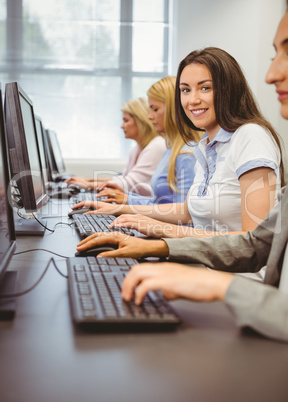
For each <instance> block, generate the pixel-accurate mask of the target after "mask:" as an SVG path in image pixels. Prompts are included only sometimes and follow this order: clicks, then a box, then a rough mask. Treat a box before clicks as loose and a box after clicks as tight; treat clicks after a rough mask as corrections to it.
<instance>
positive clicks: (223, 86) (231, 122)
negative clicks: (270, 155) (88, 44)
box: [175, 47, 284, 184]
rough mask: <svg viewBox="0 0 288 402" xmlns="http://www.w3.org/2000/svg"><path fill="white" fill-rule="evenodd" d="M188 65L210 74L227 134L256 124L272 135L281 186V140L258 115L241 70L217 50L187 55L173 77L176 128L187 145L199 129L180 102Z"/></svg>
mask: <svg viewBox="0 0 288 402" xmlns="http://www.w3.org/2000/svg"><path fill="white" fill-rule="evenodd" d="M190 64H203V65H205V66H206V67H207V68H208V70H209V71H210V74H211V76H212V82H213V93H214V108H215V115H216V120H217V123H218V124H219V126H220V127H221V128H223V129H224V130H226V131H228V132H234V131H236V130H237V129H238V128H239V127H240V126H242V125H244V124H247V123H255V124H259V125H260V126H262V127H263V128H265V129H266V130H267V131H269V132H270V133H271V135H272V136H273V138H274V140H275V142H276V143H277V145H278V147H279V151H280V154H281V163H280V174H281V181H282V184H284V170H283V163H282V150H281V140H280V137H279V136H278V134H277V132H276V131H275V130H274V128H273V127H272V125H271V124H270V123H269V122H268V121H267V120H266V119H265V118H264V116H263V115H262V114H261V112H260V110H259V108H258V106H257V103H256V101H255V99H254V96H253V94H252V91H251V89H250V87H249V85H248V83H247V80H246V78H245V76H244V74H243V72H242V69H241V67H240V66H239V64H238V63H237V61H236V60H235V59H234V57H232V56H231V55H230V54H229V53H227V52H225V50H222V49H219V48H216V47H207V48H205V49H202V50H195V51H193V52H191V53H189V54H188V55H187V56H186V57H185V58H184V59H183V60H182V61H181V62H180V64H179V67H178V72H177V78H176V91H175V111H176V122H177V126H178V129H179V131H180V133H181V135H182V137H183V139H184V140H185V141H186V142H188V141H191V138H190V130H191V128H192V129H194V130H199V128H197V127H195V126H194V125H193V123H192V122H191V120H190V119H189V118H188V117H187V116H186V113H185V112H184V110H183V107H182V104H181V99H180V90H179V83H180V76H181V73H182V71H183V69H184V68H185V67H186V66H188V65H190ZM200 130H201V129H200Z"/></svg>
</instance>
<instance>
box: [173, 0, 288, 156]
mask: <svg viewBox="0 0 288 402" xmlns="http://www.w3.org/2000/svg"><path fill="white" fill-rule="evenodd" d="M285 4H286V1H285V0H241V1H239V0H174V20H175V27H178V28H177V29H176V28H175V30H174V46H173V56H172V60H173V66H172V72H171V73H172V74H176V73H177V67H178V64H179V62H180V61H181V60H182V59H183V58H184V57H185V56H186V55H187V54H188V53H190V52H191V51H192V50H195V49H201V48H203V47H206V46H217V47H220V48H222V49H224V50H226V51H227V52H229V53H230V54H231V55H232V56H233V57H235V58H236V60H237V61H238V62H239V64H240V65H241V67H242V69H243V71H244V73H245V75H246V78H247V80H248V82H249V84H250V86H251V88H252V90H253V92H254V94H255V96H256V99H257V101H258V103H259V106H260V108H261V110H262V112H263V114H264V115H265V117H266V118H267V119H268V120H270V122H271V123H272V124H273V126H274V127H275V128H276V130H277V131H278V132H279V134H280V135H281V137H282V138H283V140H284V142H285V145H286V150H287V151H288V122H287V121H285V120H283V119H282V118H281V117H280V113H279V110H280V105H279V102H278V100H277V96H276V93H275V87H274V86H272V85H267V84H266V83H265V75H266V72H267V70H268V67H269V65H270V62H271V58H272V57H274V55H275V51H274V48H273V45H272V44H273V38H274V35H275V32H276V29H277V26H278V23H279V21H280V19H281V17H282V16H283V14H284V12H285ZM284 153H285V151H284Z"/></svg>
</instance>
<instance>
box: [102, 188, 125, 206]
mask: <svg viewBox="0 0 288 402" xmlns="http://www.w3.org/2000/svg"><path fill="white" fill-rule="evenodd" d="M97 197H107V198H106V199H105V200H103V202H115V203H116V204H127V201H128V195H127V194H126V193H125V191H124V190H122V188H121V189H120V190H118V189H117V190H116V189H113V188H104V189H103V190H102V191H100V192H99V193H98V194H97V195H96V198H97Z"/></svg>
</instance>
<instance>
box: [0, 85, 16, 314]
mask: <svg viewBox="0 0 288 402" xmlns="http://www.w3.org/2000/svg"><path fill="white" fill-rule="evenodd" d="M0 100H1V102H0V294H11V293H13V292H15V290H16V278H17V272H16V271H7V268H8V266H9V263H10V260H11V257H12V256H13V253H14V251H15V248H16V241H15V231H14V221H13V211H12V206H11V204H10V203H9V201H8V200H9V199H10V197H9V195H8V194H7V189H8V183H9V171H8V158H7V145H6V138H5V124H4V113H3V103H2V90H1V84H0ZM6 271H7V272H6ZM14 313H15V300H14V299H0V319H9V318H12V317H13V316H14Z"/></svg>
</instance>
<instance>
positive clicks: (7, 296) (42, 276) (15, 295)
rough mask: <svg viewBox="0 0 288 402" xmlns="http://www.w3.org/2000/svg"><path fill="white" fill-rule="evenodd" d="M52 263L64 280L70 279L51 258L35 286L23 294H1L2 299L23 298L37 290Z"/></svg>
mask: <svg viewBox="0 0 288 402" xmlns="http://www.w3.org/2000/svg"><path fill="white" fill-rule="evenodd" d="M51 262H52V263H53V265H54V268H55V269H56V271H57V272H58V273H59V274H60V275H62V276H63V277H64V278H66V279H67V278H68V275H64V274H63V273H62V272H61V271H60V269H59V268H58V267H57V265H56V263H55V261H54V259H53V258H50V260H49V261H48V264H47V265H46V267H45V269H44V271H43V273H42V274H41V276H40V278H39V279H38V280H37V281H36V283H34V285H32V286H31V287H30V288H28V289H26V290H23V291H22V292H18V293H12V294H6V295H5V294H4V295H1V294H0V299H6V298H13V297H19V296H23V295H26V294H27V293H29V292H31V291H32V290H33V289H35V288H36V286H37V285H38V284H39V283H40V281H41V280H42V279H43V278H44V275H45V274H46V272H47V271H48V269H49V266H50V264H51Z"/></svg>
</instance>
